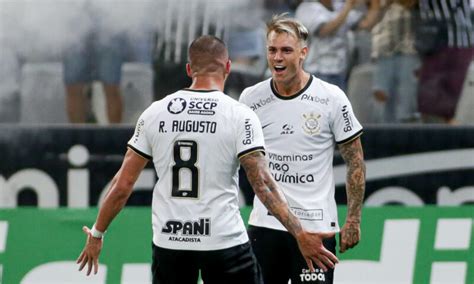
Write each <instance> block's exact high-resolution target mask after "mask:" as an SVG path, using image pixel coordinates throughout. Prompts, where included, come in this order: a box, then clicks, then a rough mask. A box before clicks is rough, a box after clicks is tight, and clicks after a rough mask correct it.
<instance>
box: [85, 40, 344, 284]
mask: <svg viewBox="0 0 474 284" xmlns="http://www.w3.org/2000/svg"><path fill="white" fill-rule="evenodd" d="M188 56H189V63H188V64H187V66H186V71H187V74H188V75H189V76H190V77H191V78H192V84H191V86H190V88H189V89H183V90H179V91H177V92H175V93H173V94H171V95H168V96H167V97H165V98H163V99H162V100H160V101H157V102H155V103H153V104H152V105H151V106H150V107H149V108H148V109H147V110H145V111H144V112H143V114H142V115H141V117H140V118H139V120H138V123H137V126H136V128H135V133H134V135H133V136H132V138H131V139H130V141H129V142H128V150H127V153H126V154H125V158H124V162H123V164H122V166H121V168H120V169H119V171H118V172H117V174H116V175H115V177H114V178H113V180H112V183H111V184H112V185H111V188H110V189H109V192H108V193H107V196H106V198H105V200H104V203H103V204H102V206H101V208H100V211H99V214H98V216H97V219H96V222H95V224H94V226H93V227H92V230H89V229H88V228H87V227H84V228H83V230H84V232H85V233H86V234H87V242H86V245H85V248H84V250H83V252H82V253H81V254H80V256H79V258H78V260H77V262H78V263H79V264H80V267H79V269H80V270H82V269H83V268H84V267H85V266H86V265H88V270H87V275H89V274H90V273H91V270H92V268H94V272H95V273H97V270H98V258H99V254H100V251H101V248H102V242H103V239H102V236H103V234H104V232H105V231H106V229H107V228H108V226H109V225H110V223H111V222H112V220H113V219H114V217H115V216H116V215H117V214H118V213H119V212H120V210H121V209H122V208H123V206H124V205H125V203H126V201H127V199H128V197H129V196H130V194H131V192H132V187H133V184H134V183H135V181H136V180H137V178H138V176H139V174H140V172H141V170H142V169H143V168H144V167H145V165H146V164H147V162H148V160H152V161H153V163H154V166H155V169H156V172H157V175H158V177H159V180H158V182H157V184H156V186H155V188H154V191H153V202H152V223H153V224H152V227H153V263H152V274H153V283H179V284H183V283H196V282H197V278H198V273H199V270H200V271H201V276H202V278H203V280H204V282H205V283H261V273H260V270H259V266H258V264H257V262H256V259H255V255H254V254H253V252H252V249H251V245H250V243H249V239H248V236H247V232H246V228H245V226H244V222H243V221H242V218H241V216H240V212H239V207H238V201H237V195H238V194H237V193H238V186H237V180H238V176H237V173H238V171H237V170H238V167H239V161H240V164H241V165H242V166H243V167H244V168H245V170H246V171H247V173H248V179H249V181H250V183H251V185H252V186H253V188H254V190H255V193H256V195H257V196H258V197H259V198H260V199H261V202H262V203H263V204H264V205H265V206H266V208H267V209H268V211H269V212H271V214H272V215H273V216H275V217H276V218H278V220H279V221H280V222H281V224H282V226H283V227H284V228H286V229H287V230H288V232H290V233H291V234H292V235H293V236H294V237H295V238H296V242H297V244H298V247H299V249H300V250H301V253H302V254H303V256H304V258H305V260H306V263H307V264H308V267H309V268H310V269H312V270H314V268H313V265H312V261H313V262H315V263H316V264H317V265H318V266H320V267H325V268H328V269H330V268H333V267H334V264H335V263H337V262H338V260H337V258H336V257H335V256H334V254H333V253H331V252H329V251H328V250H326V249H325V248H324V246H323V244H322V242H321V239H322V238H324V237H328V236H331V234H325V233H321V234H319V233H310V232H308V231H305V230H303V229H302V226H301V224H300V222H299V220H298V218H297V217H296V216H295V215H294V214H293V213H291V211H290V210H289V208H288V206H287V203H286V201H285V199H284V197H283V195H282V194H281V192H280V189H279V187H278V185H277V184H276V182H275V181H274V179H273V178H272V176H271V174H270V171H269V170H268V166H267V162H266V160H265V159H264V156H263V152H264V142H263V133H262V130H261V124H260V122H259V120H258V118H257V116H256V115H255V113H253V112H252V111H251V110H250V109H249V108H248V107H247V106H245V105H243V104H241V103H239V102H237V101H235V100H234V99H232V98H230V97H228V96H226V95H225V94H224V93H223V92H222V91H223V89H224V82H225V79H226V78H227V76H228V74H229V72H230V61H229V58H228V52H227V49H226V47H225V44H224V43H223V42H222V41H221V40H220V39H218V38H216V37H214V36H202V37H199V38H197V39H196V40H194V41H193V43H192V44H191V46H190V47H189V51H188ZM297 249H298V248H297Z"/></svg>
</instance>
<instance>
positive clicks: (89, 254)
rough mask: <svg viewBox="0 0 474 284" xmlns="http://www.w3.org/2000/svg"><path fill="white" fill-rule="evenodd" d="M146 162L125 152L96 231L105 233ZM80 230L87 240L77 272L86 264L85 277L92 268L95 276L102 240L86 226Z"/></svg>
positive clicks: (103, 205)
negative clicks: (94, 235)
mask: <svg viewBox="0 0 474 284" xmlns="http://www.w3.org/2000/svg"><path fill="white" fill-rule="evenodd" d="M147 162H148V160H147V159H145V158H143V157H141V156H140V155H138V154H136V153H135V152H134V151H132V150H130V149H128V150H127V153H126V154H125V158H124V161H123V163H122V166H121V168H120V170H119V171H118V172H117V174H116V175H115V176H114V178H113V179H112V182H111V185H110V189H109V191H108V192H107V195H106V197H105V199H104V203H103V204H102V206H101V207H100V210H99V214H98V216H97V220H96V222H95V228H96V229H97V230H98V231H101V232H105V231H106V230H107V228H108V227H109V225H110V223H111V222H112V220H113V219H114V218H115V216H117V214H118V213H119V212H120V211H121V210H122V208H123V207H124V206H125V204H126V203H127V200H128V198H129V197H130V194H131V193H132V190H133V185H134V184H135V182H136V180H137V179H138V176H139V175H140V173H141V171H142V170H143V168H144V167H145V166H146V164H147ZM82 230H83V231H84V233H86V234H87V240H86V245H85V247H84V249H83V250H82V252H81V254H80V255H79V257H78V259H77V263H78V264H80V267H79V270H80V271H81V270H82V269H83V268H84V266H85V265H86V264H87V265H88V268H87V275H89V274H90V273H91V271H92V267H94V274H97V271H98V269H99V255H100V251H101V249H102V238H95V237H93V236H92V234H91V230H90V229H89V228H87V227H86V226H84V227H83V228H82Z"/></svg>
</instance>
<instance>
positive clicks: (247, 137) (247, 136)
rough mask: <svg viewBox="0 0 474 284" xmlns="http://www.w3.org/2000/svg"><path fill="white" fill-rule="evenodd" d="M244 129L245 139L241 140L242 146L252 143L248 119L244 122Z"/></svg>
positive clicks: (250, 126)
mask: <svg viewBox="0 0 474 284" xmlns="http://www.w3.org/2000/svg"><path fill="white" fill-rule="evenodd" d="M244 128H245V139H244V140H242V144H244V145H249V144H252V142H253V129H252V123H250V119H248V118H247V119H246V120H245V124H244Z"/></svg>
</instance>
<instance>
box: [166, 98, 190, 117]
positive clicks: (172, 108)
mask: <svg viewBox="0 0 474 284" xmlns="http://www.w3.org/2000/svg"><path fill="white" fill-rule="evenodd" d="M185 108H186V100H185V99H182V98H174V99H172V100H171V101H170V103H169V104H168V111H169V112H170V113H172V114H178V113H181V112H183V110H184V109H185Z"/></svg>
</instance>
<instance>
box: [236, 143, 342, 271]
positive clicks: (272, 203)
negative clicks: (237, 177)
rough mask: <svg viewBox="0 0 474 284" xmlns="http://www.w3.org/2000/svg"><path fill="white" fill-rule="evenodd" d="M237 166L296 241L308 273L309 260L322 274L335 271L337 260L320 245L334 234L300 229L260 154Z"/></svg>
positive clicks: (249, 156) (261, 199) (247, 156)
mask: <svg viewBox="0 0 474 284" xmlns="http://www.w3.org/2000/svg"><path fill="white" fill-rule="evenodd" d="M240 163H241V165H242V166H243V167H244V169H245V172H246V173H247V178H248V180H249V182H250V185H252V188H253V190H254V192H255V195H257V197H258V198H259V199H260V201H262V203H263V204H264V205H265V207H266V208H267V209H268V211H270V212H271V213H272V215H273V216H275V217H276V218H277V219H278V220H279V221H280V222H281V223H282V224H283V226H285V228H286V229H287V230H288V232H289V233H290V234H292V235H293V236H294V237H295V238H296V240H297V241H298V246H299V248H300V251H301V254H302V255H303V257H304V258H305V260H306V263H307V264H308V267H309V268H310V269H311V271H314V267H313V264H312V262H311V260H312V261H314V262H315V263H316V264H317V265H318V266H319V267H320V268H322V269H323V270H325V271H326V270H327V267H330V268H334V264H335V263H337V262H338V259H337V258H336V256H335V255H334V254H332V253H331V252H330V251H328V250H327V249H326V248H325V247H324V246H323V243H322V240H323V239H324V238H328V237H332V236H334V233H311V232H308V231H305V230H304V229H303V228H302V227H301V223H300V221H299V219H298V218H297V217H296V216H295V215H294V214H293V213H292V212H291V210H290V208H289V207H288V204H287V202H286V200H285V197H284V195H283V194H282V192H281V190H280V188H279V187H278V184H277V183H276V181H275V180H274V179H273V177H272V175H271V174H270V170H269V169H268V166H267V161H266V160H265V157H264V156H263V154H262V152H259V151H258V152H252V153H249V154H247V155H245V156H243V157H241V158H240Z"/></svg>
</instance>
